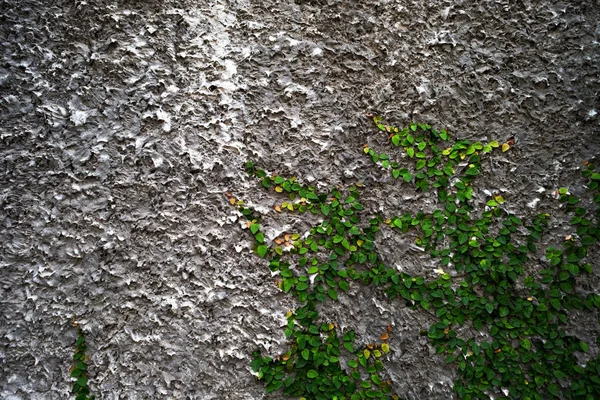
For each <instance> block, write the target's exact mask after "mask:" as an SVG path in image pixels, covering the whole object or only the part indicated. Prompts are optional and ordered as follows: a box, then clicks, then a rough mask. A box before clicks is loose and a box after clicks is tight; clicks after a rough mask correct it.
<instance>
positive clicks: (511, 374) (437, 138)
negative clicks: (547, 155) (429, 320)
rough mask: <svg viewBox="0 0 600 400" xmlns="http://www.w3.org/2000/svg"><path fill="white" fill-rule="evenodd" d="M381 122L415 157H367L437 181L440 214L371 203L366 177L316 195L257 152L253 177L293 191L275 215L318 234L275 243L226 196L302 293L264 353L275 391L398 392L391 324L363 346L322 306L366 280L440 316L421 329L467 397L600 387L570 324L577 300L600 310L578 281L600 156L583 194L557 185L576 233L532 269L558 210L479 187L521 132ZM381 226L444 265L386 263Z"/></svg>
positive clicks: (594, 227) (397, 145) (260, 362)
mask: <svg viewBox="0 0 600 400" xmlns="http://www.w3.org/2000/svg"><path fill="white" fill-rule="evenodd" d="M373 121H374V123H375V125H376V126H377V127H378V128H379V130H381V131H382V132H384V133H385V134H386V135H387V136H388V141H389V145H390V146H391V148H392V149H397V150H400V151H401V152H403V153H405V154H406V155H405V156H403V157H401V158H402V160H410V161H412V162H411V164H413V165H409V166H405V165H402V164H401V162H400V161H395V160H393V159H392V158H391V157H390V156H389V155H388V154H387V153H383V152H382V153H379V152H376V151H375V149H371V148H369V147H367V146H365V147H364V149H363V150H364V153H365V155H366V157H369V158H370V159H371V161H372V162H373V163H374V164H376V165H378V166H379V167H380V168H381V169H384V170H385V171H386V173H389V174H390V175H391V176H392V178H394V180H395V182H398V184H400V185H414V187H415V188H416V189H417V190H419V191H422V192H428V191H430V190H433V191H434V192H435V195H436V197H437V209H435V210H434V211H433V212H431V213H425V212H422V211H420V212H417V213H411V212H409V211H407V212H406V213H403V214H402V215H382V214H381V213H374V212H371V211H369V210H366V209H365V207H364V205H363V204H362V203H361V202H360V193H361V191H362V190H364V188H363V187H362V185H361V184H360V183H357V184H356V185H353V186H350V187H348V188H344V189H341V188H332V189H330V190H328V191H326V192H319V191H318V190H317V189H316V188H315V187H314V186H309V185H305V184H303V183H302V182H301V181H299V180H298V179H296V178H286V177H282V176H280V175H277V174H269V173H268V172H266V171H265V170H263V169H260V168H258V167H257V166H256V165H255V164H254V163H253V162H251V161H248V162H247V163H246V165H245V169H246V171H247V172H248V174H249V175H250V176H252V177H254V178H256V179H258V180H259V181H260V182H261V185H262V186H263V187H264V188H265V189H267V190H273V191H275V192H276V193H279V194H280V196H285V199H284V201H282V202H281V204H279V205H277V206H276V207H275V209H276V211H277V212H290V213H299V214H303V213H313V214H318V215H320V216H321V217H322V222H321V223H319V224H317V225H316V226H313V227H312V228H311V229H310V231H309V232H308V235H304V234H303V233H301V232H296V233H289V234H285V235H284V236H283V237H281V238H276V239H275V240H273V241H272V242H269V241H268V240H267V239H266V238H265V236H264V233H263V232H262V229H261V228H262V226H261V217H260V215H259V214H257V213H256V211H254V210H253V209H252V208H250V207H247V206H246V205H245V204H244V202H243V201H242V200H238V199H236V198H234V197H233V196H232V195H229V196H230V202H231V204H233V205H235V206H236V207H238V209H239V211H240V213H241V214H242V215H243V216H245V217H246V219H247V220H248V228H249V231H250V232H251V234H252V235H253V237H254V240H255V243H256V246H255V250H256V253H257V255H258V256H259V257H262V258H265V259H267V260H268V261H269V266H270V269H271V270H272V271H273V272H278V273H279V276H280V279H279V280H278V286H279V288H280V289H281V290H282V291H283V292H285V293H289V294H290V295H291V296H294V297H295V298H296V299H297V301H298V302H299V304H300V306H299V307H298V308H297V309H296V310H294V311H292V312H289V313H288V314H287V315H286V317H287V327H286V329H285V335H286V337H287V338H288V341H289V349H288V350H287V351H286V352H285V353H284V354H280V355H276V356H268V355H267V356H264V355H262V354H261V353H260V352H259V351H257V352H255V353H254V355H253V356H254V358H253V361H252V369H253V371H254V372H255V373H256V374H257V376H258V378H259V379H260V380H261V381H262V382H263V383H264V384H265V386H266V391H267V392H272V391H277V390H281V391H282V392H283V394H285V395H287V396H290V397H301V398H302V399H317V400H321V399H339V400H344V399H350V400H357V399H365V398H387V399H398V398H399V396H398V395H396V394H394V393H393V389H392V386H391V382H389V381H388V380H386V379H385V377H384V372H383V362H384V360H385V359H386V354H387V353H389V352H390V351H393V349H390V346H389V345H388V343H387V341H388V340H389V337H390V335H391V334H392V331H391V329H388V331H386V332H382V333H381V343H379V344H371V345H369V346H367V347H364V348H359V347H358V346H356V344H355V333H354V332H353V331H351V330H348V331H345V332H342V331H341V330H340V329H339V328H338V327H337V326H336V324H335V323H331V322H327V321H321V320H320V317H319V309H320V308H321V307H322V306H323V304H324V303H326V302H329V301H336V300H337V298H338V294H339V293H340V292H345V291H347V290H348V289H349V287H350V285H352V284H354V283H360V284H363V285H374V286H377V287H378V288H380V289H381V290H383V291H384V292H385V293H386V295H387V296H388V297H389V298H390V299H397V300H398V301H399V302H402V303H404V304H406V306H407V307H410V308H415V309H416V308H420V309H423V310H426V311H427V312H429V313H431V314H433V315H435V317H436V318H437V320H438V321H437V322H436V323H434V324H432V325H431V326H429V327H424V329H423V334H424V335H426V336H427V337H428V338H429V340H430V342H431V344H432V346H434V347H435V348H436V350H437V353H438V354H439V355H440V356H441V357H443V359H444V360H445V361H446V362H447V363H449V364H452V365H454V366H456V368H457V370H458V376H459V378H458V380H457V381H456V382H455V385H454V390H455V391H456V394H457V395H458V397H459V398H462V399H475V398H477V399H479V398H483V399H485V398H490V397H494V398H511V399H552V398H565V399H589V400H592V399H596V398H600V360H599V359H598V357H596V358H592V359H590V360H589V361H587V362H586V364H580V363H579V362H578V358H577V355H578V353H585V352H587V351H588V343H586V342H585V341H583V340H581V339H579V338H577V337H574V336H570V335H568V334H567V333H566V331H565V325H566V324H567V322H568V316H569V312H571V311H572V310H585V311H588V312H595V313H597V312H598V308H600V296H599V295H598V294H597V293H584V291H582V290H575V289H576V287H577V278H578V277H579V276H580V275H582V274H584V275H585V274H589V273H591V272H592V267H591V265H590V264H589V257H588V251H589V250H590V248H592V247H597V246H598V241H599V240H600V226H599V221H600V190H599V184H600V174H598V173H596V172H594V165H593V164H592V163H588V164H587V165H586V167H585V168H584V171H583V177H584V178H585V179H586V180H587V188H588V193H587V194H586V196H584V197H585V198H582V199H580V198H578V197H576V196H574V195H573V194H571V193H569V191H568V189H566V188H561V189H560V190H559V191H557V196H558V197H559V198H560V201H561V202H563V203H564V204H565V207H566V209H567V211H568V212H571V213H572V214H573V218H572V219H571V224H572V225H573V226H574V227H575V229H576V232H574V233H573V234H572V235H569V236H568V237H567V238H566V239H565V240H564V242H563V243H560V244H559V245H557V246H554V247H549V248H548V249H547V250H546V253H545V254H546V255H545V258H544V260H543V264H544V265H543V268H539V269H532V268H529V267H527V265H528V261H529V260H530V259H532V258H533V257H534V256H535V254H536V253H537V252H538V245H539V241H540V239H541V237H542V235H543V234H544V233H545V232H546V231H547V228H548V217H549V215H547V214H540V215H538V216H536V217H535V218H533V219H532V220H531V221H525V222H524V221H522V220H521V219H520V218H518V217H517V216H515V215H513V214H511V213H509V212H508V211H507V210H506V209H505V200H504V199H503V198H502V196H500V195H494V196H491V197H490V198H488V199H486V201H485V205H484V206H483V207H481V206H480V204H479V203H478V202H477V201H475V200H476V199H475V198H474V195H475V192H474V189H473V183H474V181H475V180H476V179H477V178H478V177H479V176H480V175H481V172H482V169H483V168H482V163H481V160H482V158H484V157H488V156H491V155H493V154H494V153H499V152H506V151H508V150H509V149H510V147H511V146H512V145H513V143H512V142H507V143H503V144H500V143H499V142H496V141H492V142H489V143H481V142H474V143H472V142H470V141H468V140H454V141H453V142H452V143H451V140H452V139H451V137H450V135H449V134H448V133H447V132H446V131H444V130H436V129H433V128H432V127H431V126H430V125H427V124H416V123H413V124H410V126H409V127H407V128H404V129H398V128H396V127H393V126H390V125H385V124H383V123H382V119H381V117H374V118H373ZM381 229H391V230H393V231H395V232H397V233H398V234H402V235H405V234H407V233H408V232H409V231H411V232H415V233H416V234H417V235H418V239H417V240H416V242H415V245H416V246H418V247H420V248H422V249H424V251H426V252H428V253H429V254H430V256H431V257H432V258H434V259H436V260H438V262H439V266H440V268H439V272H440V276H439V277H438V278H437V279H433V280H427V279H426V278H425V277H423V276H411V275H409V274H406V273H403V272H399V271H397V270H396V269H395V268H393V267H390V266H388V265H385V263H384V262H383V261H382V259H381V257H380V255H379V253H378V250H377V249H378V243H376V233H377V232H378V231H379V230H381ZM526 267H527V268H526ZM465 324H471V326H472V327H473V328H474V329H475V330H476V331H477V332H478V333H479V334H478V335H476V336H473V337H461V336H460V335H459V334H458V333H457V328H458V327H459V326H463V325H465ZM596 341H597V342H598V339H596Z"/></svg>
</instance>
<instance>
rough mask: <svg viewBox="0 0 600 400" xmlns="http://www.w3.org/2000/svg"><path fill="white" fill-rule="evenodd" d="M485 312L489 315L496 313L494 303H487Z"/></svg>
mask: <svg viewBox="0 0 600 400" xmlns="http://www.w3.org/2000/svg"><path fill="white" fill-rule="evenodd" d="M485 310H486V311H487V312H488V313H489V314H491V313H492V311H494V305H493V304H492V303H486V304H485Z"/></svg>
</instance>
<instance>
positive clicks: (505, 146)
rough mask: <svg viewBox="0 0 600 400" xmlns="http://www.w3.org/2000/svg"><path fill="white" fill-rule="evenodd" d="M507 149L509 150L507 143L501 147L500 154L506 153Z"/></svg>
mask: <svg viewBox="0 0 600 400" xmlns="http://www.w3.org/2000/svg"><path fill="white" fill-rule="evenodd" d="M508 149H510V145H509V144H508V143H504V144H503V145H502V152H503V153H504V152H507V151H508Z"/></svg>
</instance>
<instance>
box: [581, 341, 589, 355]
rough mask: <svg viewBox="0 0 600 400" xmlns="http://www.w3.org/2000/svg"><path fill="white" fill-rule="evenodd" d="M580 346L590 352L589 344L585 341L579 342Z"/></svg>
mask: <svg viewBox="0 0 600 400" xmlns="http://www.w3.org/2000/svg"><path fill="white" fill-rule="evenodd" d="M579 347H580V348H581V350H582V351H583V352H584V353H587V352H588V345H587V344H586V343H585V342H579Z"/></svg>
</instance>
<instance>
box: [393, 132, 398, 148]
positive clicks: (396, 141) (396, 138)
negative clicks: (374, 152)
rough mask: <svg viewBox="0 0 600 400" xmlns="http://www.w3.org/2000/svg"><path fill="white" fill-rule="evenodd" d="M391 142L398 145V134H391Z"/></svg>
mask: <svg viewBox="0 0 600 400" xmlns="http://www.w3.org/2000/svg"><path fill="white" fill-rule="evenodd" d="M392 143H393V144H394V146H396V147H398V145H399V144H400V135H394V136H392Z"/></svg>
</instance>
